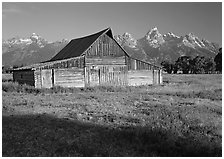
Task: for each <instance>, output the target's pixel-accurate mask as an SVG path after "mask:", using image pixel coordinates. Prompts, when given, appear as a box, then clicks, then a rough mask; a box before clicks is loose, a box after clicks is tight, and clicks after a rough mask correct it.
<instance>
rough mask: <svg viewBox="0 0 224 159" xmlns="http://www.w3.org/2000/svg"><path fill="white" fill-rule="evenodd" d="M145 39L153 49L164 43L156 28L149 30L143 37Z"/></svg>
mask: <svg viewBox="0 0 224 159" xmlns="http://www.w3.org/2000/svg"><path fill="white" fill-rule="evenodd" d="M145 39H146V40H147V41H148V43H149V44H150V45H151V46H153V47H155V48H157V47H159V45H161V44H162V43H164V42H165V40H164V39H163V36H162V34H160V33H159V31H158V28H157V27H153V28H152V29H150V30H149V31H148V32H147V34H146V35H145Z"/></svg>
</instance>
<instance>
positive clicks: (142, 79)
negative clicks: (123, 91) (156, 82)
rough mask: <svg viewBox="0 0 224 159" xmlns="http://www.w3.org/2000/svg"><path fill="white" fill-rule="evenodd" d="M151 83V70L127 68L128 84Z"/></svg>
mask: <svg viewBox="0 0 224 159" xmlns="http://www.w3.org/2000/svg"><path fill="white" fill-rule="evenodd" d="M148 84H153V71H152V70H129V71H128V85H129V86H138V85H148Z"/></svg>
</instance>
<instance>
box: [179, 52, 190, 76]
mask: <svg viewBox="0 0 224 159" xmlns="http://www.w3.org/2000/svg"><path fill="white" fill-rule="evenodd" d="M175 64H176V66H177V67H178V68H179V69H180V70H181V71H183V74H188V73H189V71H190V70H191V57H190V56H181V57H179V58H178V59H177V61H176V63H175Z"/></svg>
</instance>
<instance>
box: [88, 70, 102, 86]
mask: <svg viewBox="0 0 224 159" xmlns="http://www.w3.org/2000/svg"><path fill="white" fill-rule="evenodd" d="M99 73H100V70H99V68H98V66H90V67H89V86H91V87H92V86H97V85H99V84H100V78H99V76H100V75H99Z"/></svg>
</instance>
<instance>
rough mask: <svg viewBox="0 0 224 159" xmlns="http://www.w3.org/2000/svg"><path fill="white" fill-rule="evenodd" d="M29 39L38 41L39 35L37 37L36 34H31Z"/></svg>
mask: <svg viewBox="0 0 224 159" xmlns="http://www.w3.org/2000/svg"><path fill="white" fill-rule="evenodd" d="M30 38H31V39H36V40H38V39H39V38H40V36H39V35H37V34H36V33H32V35H31V36H30Z"/></svg>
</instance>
